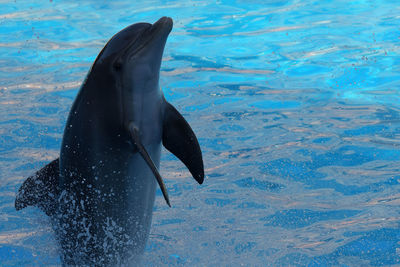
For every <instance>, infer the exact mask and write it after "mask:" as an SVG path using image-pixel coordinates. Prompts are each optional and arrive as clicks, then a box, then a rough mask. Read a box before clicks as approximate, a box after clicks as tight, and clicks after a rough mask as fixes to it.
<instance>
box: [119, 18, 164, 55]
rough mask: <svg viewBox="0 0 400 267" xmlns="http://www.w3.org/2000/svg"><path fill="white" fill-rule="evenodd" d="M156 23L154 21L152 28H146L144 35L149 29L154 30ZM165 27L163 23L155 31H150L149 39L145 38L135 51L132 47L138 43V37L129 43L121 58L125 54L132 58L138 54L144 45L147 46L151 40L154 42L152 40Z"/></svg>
mask: <svg viewBox="0 0 400 267" xmlns="http://www.w3.org/2000/svg"><path fill="white" fill-rule="evenodd" d="M156 23H157V22H156ZM156 23H154V24H153V25H151V27H150V28H148V29H145V30H144V31H143V33H142V35H143V34H145V33H146V32H148V31H152V28H153V27H154V25H155V24H156ZM164 27H165V26H164V25H161V26H159V27H157V28H156V29H155V30H154V32H152V33H150V36H149V37H146V38H147V40H145V41H144V42H143V43H142V44H141V45H139V46H138V47H137V48H135V49H134V50H133V51H130V50H131V48H132V47H133V46H134V44H135V43H136V41H137V40H138V39H134V40H132V43H131V44H130V45H128V47H127V48H126V49H125V51H123V52H122V53H121V56H120V57H119V58H123V57H125V56H128V57H130V58H131V57H132V56H133V55H135V54H137V53H138V52H140V51H141V50H142V49H143V48H144V47H146V46H147V45H148V44H149V43H150V42H152V41H153V40H154V39H155V38H156V37H157V36H158V35H159V33H160V32H161V31H162V30H163V29H164Z"/></svg>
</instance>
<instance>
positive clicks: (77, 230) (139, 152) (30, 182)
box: [15, 17, 204, 266]
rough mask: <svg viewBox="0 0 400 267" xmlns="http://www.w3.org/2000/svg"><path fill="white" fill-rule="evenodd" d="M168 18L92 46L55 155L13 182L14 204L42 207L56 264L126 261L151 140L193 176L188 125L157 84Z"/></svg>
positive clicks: (140, 216)
mask: <svg viewBox="0 0 400 267" xmlns="http://www.w3.org/2000/svg"><path fill="white" fill-rule="evenodd" d="M171 30H172V19H171V18H168V17H163V18H161V19H160V20H158V21H157V22H156V23H154V24H153V25H152V24H148V23H137V24H133V25H131V26H129V27H127V28H125V29H124V30H122V31H121V32H119V33H117V34H116V35H115V36H114V37H112V38H111V40H110V41H109V42H108V43H107V44H106V46H105V47H104V48H103V50H102V51H101V52H100V54H99V55H98V57H97V58H96V60H95V62H94V63H93V66H92V68H91V70H90V71H89V73H88V75H87V77H86V80H85V81H84V83H83V84H82V87H81V89H80V91H79V93H78V95H77V97H76V99H75V102H74V104H73V106H72V108H71V111H70V114H69V117H68V120H67V123H66V126H65V131H64V136H63V140H62V146H61V152H60V157H59V158H57V159H55V160H54V161H52V162H51V163H49V164H48V165H47V166H45V167H44V168H42V169H41V170H39V171H38V172H37V173H36V174H35V175H33V176H31V177H29V178H28V179H27V180H26V181H25V182H24V183H23V184H22V186H21V187H20V189H19V191H18V194H17V197H16V200H15V207H16V209H17V210H20V209H22V208H24V207H26V206H37V207H39V208H40V209H41V210H43V211H44V212H45V213H46V214H47V215H49V216H50V218H51V221H52V224H53V228H54V230H55V234H56V238H57V240H58V241H59V243H60V248H61V249H60V250H61V259H62V262H63V264H64V265H68V266H70V265H79V266H82V265H87V266H116V265H130V264H133V265H135V264H136V263H137V260H138V258H140V255H141V254H142V253H143V250H144V247H145V244H146V240H147V237H148V234H149V230H150V225H151V217H152V210H153V205H154V198H155V189H156V182H157V183H158V184H159V186H160V188H161V190H162V193H163V195H164V198H165V200H166V202H167V204H168V205H170V202H169V198H168V193H167V190H166V187H165V185H164V182H163V180H162V178H161V175H160V174H159V172H158V168H159V164H160V153H161V143H162V144H163V145H164V146H165V147H166V148H167V149H168V150H169V151H170V152H172V153H173V154H174V155H176V156H177V157H178V158H179V159H180V160H181V161H182V162H183V163H184V164H185V165H186V166H187V167H188V169H189V171H190V172H191V174H192V175H193V177H194V178H195V179H196V181H197V182H199V183H200V184H201V183H202V182H203V179H204V168H203V160H202V155H201V150H200V146H199V143H198V141H197V138H196V136H195V134H194V133H193V131H192V129H191V128H190V126H189V124H188V123H187V122H186V121H185V119H184V118H183V117H182V115H181V114H180V113H179V112H178V111H177V110H176V109H175V108H174V107H173V106H172V105H171V104H169V103H168V102H167V101H166V100H165V98H164V95H163V93H162V91H161V89H160V86H159V74H160V65H161V60H162V54H163V51H164V46H165V43H166V40H167V37H168V35H169V33H170V32H171Z"/></svg>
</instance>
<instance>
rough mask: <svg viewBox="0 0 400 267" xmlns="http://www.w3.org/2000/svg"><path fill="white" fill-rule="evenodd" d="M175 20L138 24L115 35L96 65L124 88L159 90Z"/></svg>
mask: <svg viewBox="0 0 400 267" xmlns="http://www.w3.org/2000/svg"><path fill="white" fill-rule="evenodd" d="M172 25H173V22H172V19H171V18H169V17H162V18H161V19H159V20H158V21H157V22H156V23H154V24H150V23H136V24H133V25H131V26H128V27H127V28H125V29H123V30H122V31H120V32H119V33H117V34H115V35H114V36H113V37H112V38H111V39H110V41H108V43H107V45H106V46H105V47H104V48H103V50H102V51H101V53H100V54H99V55H98V57H97V59H96V61H95V63H94V65H93V68H100V69H101V70H102V71H101V72H102V73H103V74H104V73H107V74H109V75H108V77H110V78H111V79H112V80H113V81H114V82H115V83H116V84H117V85H118V86H117V87H121V90H129V92H130V93H134V92H135V91H136V92H137V91H139V90H147V91H148V90H152V89H158V79H159V73H160V66H161V59H162V55H163V51H164V46H165V43H166V41H167V38H168V35H169V33H170V32H171V30H172Z"/></svg>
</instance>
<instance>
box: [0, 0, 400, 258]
mask: <svg viewBox="0 0 400 267" xmlns="http://www.w3.org/2000/svg"><path fill="white" fill-rule="evenodd" d="M100 2H101V3H100ZM100 2H99V1H83V2H79V3H78V2H74V1H55V0H54V1H47V2H44V1H41V2H38V1H36V2H35V1H18V0H17V1H14V2H11V1H0V55H1V56H0V114H1V119H0V124H1V127H0V163H1V164H0V166H1V174H0V183H1V189H0V204H1V205H0V210H1V212H0V263H1V264H0V265H4V266H32V265H34V266H54V265H56V266H57V265H60V260H59V256H58V255H59V254H58V251H57V245H56V241H55V240H54V237H53V234H52V230H51V227H50V225H49V221H48V219H47V218H45V216H44V215H43V214H42V213H41V212H40V211H38V210H37V209H33V208H28V209H25V210H23V211H20V212H16V211H15V209H14V199H15V194H16V191H17V190H18V188H19V186H20V184H21V183H22V182H23V180H24V179H25V178H26V177H28V176H29V175H31V174H32V173H33V172H34V171H35V170H37V169H39V168H40V167H42V166H43V165H45V164H47V163H48V162H49V161H51V160H53V159H54V158H56V157H57V156H58V153H59V149H60V143H61V139H62V133H63V129H64V123H65V120H66V117H67V114H68V111H69V109H70V107H71V104H72V101H73V99H74V98H75V96H76V93H77V90H78V88H79V86H80V84H81V82H82V81H83V79H84V77H85V75H86V73H87V71H88V70H89V68H90V66H91V64H92V62H93V61H94V59H95V58H96V56H97V54H98V53H99V52H100V50H101V49H102V47H103V46H104V44H105V42H106V41H107V40H108V39H109V38H110V37H111V36H112V35H113V34H115V33H116V32H118V31H119V30H121V29H122V28H124V27H126V26H127V25H130V24H132V23H135V22H139V21H146V22H151V23H154V22H155V21H156V20H157V19H159V18H160V17H162V16H170V17H172V18H173V19H174V29H173V31H172V33H171V35H170V37H169V39H168V42H167V45H166V50H165V53H164V62H163V64H162V69H161V80H160V84H161V87H162V89H163V91H164V94H165V97H166V98H167V99H168V101H170V102H171V103H173V104H174V105H175V106H176V107H177V109H178V110H180V111H181V112H182V114H183V115H184V116H185V118H186V119H187V120H188V121H189V123H190V124H191V126H192V128H193V129H194V131H195V132H196V135H197V136H198V138H199V142H200V145H201V147H202V150H203V153H204V155H203V158H204V161H205V168H206V175H207V177H206V180H205V182H204V184H203V185H202V186H198V185H196V184H195V182H194V181H193V179H191V178H190V174H189V173H188V171H187V170H186V169H185V167H184V165H183V164H181V163H180V162H179V161H178V160H177V159H176V158H175V157H174V156H172V155H171V154H169V153H168V152H167V151H166V150H164V151H163V156H162V161H161V174H162V175H163V177H165V181H166V185H167V188H168V190H169V192H170V198H171V202H172V208H168V207H167V206H166V205H165V203H164V200H163V198H162V195H161V192H157V198H156V206H155V210H154V214H153V227H152V229H151V235H150V239H149V241H148V244H147V248H146V253H145V255H144V256H145V265H146V266H165V265H170V266H215V265H223V266H241V265H243V266H289V265H290V266H304V265H313V266H317V265H318V266H321V265H322V266H332V265H336V266H339V265H340V266H383V265H396V264H400V231H399V222H400V220H399V214H400V208H399V207H400V194H399V192H400V191H399V190H400V185H399V184H400V169H399V166H400V165H399V163H400V160H399V158H400V151H399V146H400V141H399V140H400V139H399V138H400V107H399V102H400V97H399V95H400V94H399V93H400V92H399V90H400V75H399V71H400V68H399V66H400V54H399V51H400V33H399V27H400V20H399V18H400V16H399V14H400V7H399V5H398V3H397V1H391V0H378V1H370V0H358V1H344V0H334V1H313V0H305V1H298V0H279V1H278V0H267V1H258V0H251V1H217V2H213V1H202V0H199V1H155V0H154V1H144V3H133V2H131V1H112V2H102V1H100Z"/></svg>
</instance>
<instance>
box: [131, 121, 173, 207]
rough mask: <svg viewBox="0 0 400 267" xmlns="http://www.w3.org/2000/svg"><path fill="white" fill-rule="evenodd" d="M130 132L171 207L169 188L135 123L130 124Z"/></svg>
mask: <svg viewBox="0 0 400 267" xmlns="http://www.w3.org/2000/svg"><path fill="white" fill-rule="evenodd" d="M129 133H130V135H131V138H132V140H133V143H134V144H135V146H136V147H137V149H138V151H139V153H140V155H142V157H143V159H144V161H146V163H147V165H148V166H149V167H150V169H151V171H152V172H153V174H154V176H155V177H156V179H157V182H158V185H159V186H160V188H161V192H162V193H163V195H164V199H165V201H166V202H167V204H168V206H170V207H171V204H170V202H169V197H168V192H167V188H166V187H165V184H164V182H163V180H162V178H161V175H160V173H159V172H158V170H157V167H156V166H155V165H154V162H153V160H152V159H151V158H150V155H149V153H147V151H146V148H145V147H144V146H143V144H142V142H141V140H140V135H139V130H138V129H137V128H136V126H135V125H134V124H133V123H130V124H129Z"/></svg>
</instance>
